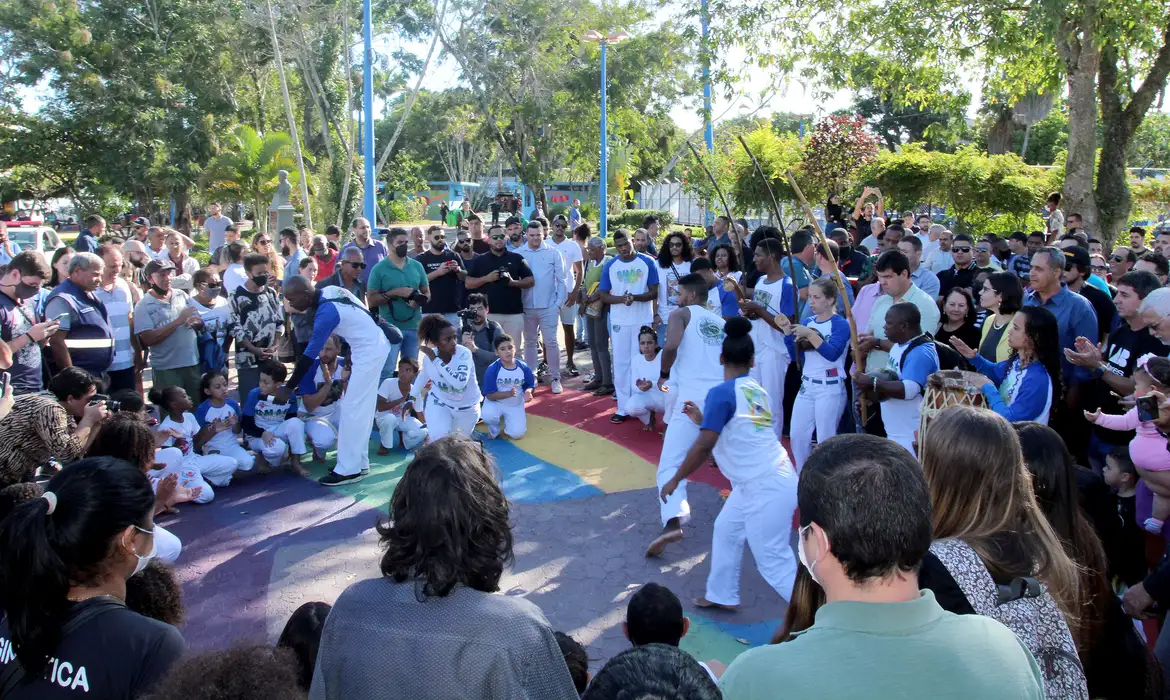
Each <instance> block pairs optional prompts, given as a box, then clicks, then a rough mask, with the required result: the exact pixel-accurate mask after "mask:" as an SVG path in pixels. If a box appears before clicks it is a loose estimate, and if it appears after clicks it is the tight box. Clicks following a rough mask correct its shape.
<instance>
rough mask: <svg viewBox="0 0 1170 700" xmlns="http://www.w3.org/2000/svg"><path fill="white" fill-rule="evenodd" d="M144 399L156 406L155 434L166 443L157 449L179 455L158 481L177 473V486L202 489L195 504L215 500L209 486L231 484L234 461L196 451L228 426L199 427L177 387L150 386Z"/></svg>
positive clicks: (185, 399) (188, 399)
mask: <svg viewBox="0 0 1170 700" xmlns="http://www.w3.org/2000/svg"><path fill="white" fill-rule="evenodd" d="M147 398H149V399H150V402H151V403H152V404H154V405H155V406H158V408H159V414H160V415H161V416H162V421H160V422H159V424H158V430H157V432H158V433H160V434H161V435H165V436H166V440H165V441H163V443H162V444H161V445H159V446H160V447H174V448H177V449H178V450H179V451H180V452H181V453H182V454H183V461H182V462H181V463H179V464H172V463H168V464H167V466H166V467H165V468H163V469H161V470H157V472H158V475H159V478H162V477H165V476H167V475H168V474H171V473H177V474H179V484H180V485H181V486H184V487H186V488H196V487H200V486H202V488H203V491H202V493H201V494H200V495H199V497H198V498H196V499H195V502H196V503H210V502H211V499H213V498H215V493H214V491H212V489H211V486H216V487H220V486H227V485H228V484H229V483H231V480H232V474H234V473H235V472H236V460H235V459H233V458H231V457H226V456H224V455H204V454H200V451H201V450H202V449H203V445H204V444H206V443H207V441H208V440H210V439H211V438H212V436H213V435H215V432H216V431H217V430H230V429H231V427H230V426H227V425H224V424H222V423H220V424H219V425H218V427H216V426H213V425H211V424H208V425H207V427H200V426H199V421H198V420H196V419H195V414H194V413H191V409H192V408H193V406H192V405H191V397H189V396H187V391H186V390H185V389H183V387H181V386H164V387H154V388H152V389H151V390H150V394H149V395H148V397H147Z"/></svg>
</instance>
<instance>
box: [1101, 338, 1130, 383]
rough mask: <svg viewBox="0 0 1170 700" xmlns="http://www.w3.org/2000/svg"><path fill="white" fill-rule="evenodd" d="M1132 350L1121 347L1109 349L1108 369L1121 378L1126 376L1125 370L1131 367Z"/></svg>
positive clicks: (1115, 346)
mask: <svg viewBox="0 0 1170 700" xmlns="http://www.w3.org/2000/svg"><path fill="white" fill-rule="evenodd" d="M1129 357H1130V349H1129V348H1127V347H1123V346H1121V345H1114V346H1112V347H1110V348H1109V361H1108V363H1107V364H1108V365H1109V366H1108V367H1106V369H1108V370H1109V371H1110V372H1112V373H1113V374H1116V375H1117V376H1119V377H1124V376H1125V368H1126V367H1128V366H1129Z"/></svg>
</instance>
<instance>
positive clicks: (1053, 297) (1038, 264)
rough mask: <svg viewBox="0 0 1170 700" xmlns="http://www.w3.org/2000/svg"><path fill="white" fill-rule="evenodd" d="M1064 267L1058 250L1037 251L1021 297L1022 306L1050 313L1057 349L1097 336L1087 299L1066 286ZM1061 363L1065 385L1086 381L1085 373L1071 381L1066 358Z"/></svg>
mask: <svg viewBox="0 0 1170 700" xmlns="http://www.w3.org/2000/svg"><path fill="white" fill-rule="evenodd" d="M1065 267H1066V265H1065V255H1064V251H1062V250H1061V249H1059V248H1056V247H1048V248H1041V249H1040V250H1039V251H1037V252H1036V254H1035V255H1033V256H1032V268H1031V270H1030V271H1029V273H1028V281H1029V284H1030V286H1031V291H1029V292H1028V293H1027V294H1025V295H1024V306H1043V307H1044V308H1046V309H1048V310H1049V311H1051V312H1052V314H1053V315H1054V316H1056V324H1057V327H1058V328H1059V329H1060V347H1062V348H1065V349H1075V341H1076V339H1077V338H1078V337H1085V338H1096V337H1098V332H1097V314H1096V312H1094V311H1093V305H1092V304H1090V303H1089V300H1088V299H1086V298H1084V297H1083V296H1081V295H1080V294H1077V293H1075V292H1073V291H1070V290H1069V289H1068V287H1067V286H1065V284H1064V273H1065ZM1061 364H1062V367H1061V371H1062V372H1063V374H1064V377H1063V379H1064V383H1065V386H1070V385H1071V384H1077V383H1081V382H1084V381H1086V380H1087V379H1088V377H1086V376H1085V374H1086V373H1084V372H1079V373H1077V375H1076V378H1074V375H1073V374H1072V373H1071V372H1072V369H1073V368H1072V366H1071V365H1070V364H1069V363H1068V360H1067V359H1065V360H1064V361H1063V362H1062V363H1061Z"/></svg>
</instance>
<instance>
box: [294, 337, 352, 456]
mask: <svg viewBox="0 0 1170 700" xmlns="http://www.w3.org/2000/svg"><path fill="white" fill-rule="evenodd" d="M340 352H341V339H340V338H338V337H337V336H335V335H331V336H329V340H326V341H325V345H323V346H322V347H321V354H320V355H318V356H317V359H315V360H313V365H312V366H311V367H310V368H309V371H308V372H307V373H306V374H305V376H304V378H303V379H301V383H300V384H298V385H297V393H298V394H299V395H300V397H301V407H302V408H303V409H304V413H303V414H302V415H301V417H302V418H304V421H305V435H307V436H308V437H309V442H311V443H312V444H313V461H314V462H320V461H323V460H324V459H325V453H326V452H327V451H329V450H331V449H333V446H334V445H336V444H337V428H338V424H339V422H340V420H341V412H340V411H338V410H337V402H338V401H340V400H341V395H342V394H344V393H345V386H346V384H347V383H348V382H349V373H350V369H351V368H350V367H348V366H346V361H345V358H344V357H338V353H340Z"/></svg>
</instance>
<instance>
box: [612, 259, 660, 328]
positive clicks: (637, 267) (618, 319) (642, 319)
mask: <svg viewBox="0 0 1170 700" xmlns="http://www.w3.org/2000/svg"><path fill="white" fill-rule="evenodd" d="M657 284H658V261H657V260H655V259H654V258H652V257H650V256H649V255H646V254H645V253H637V254H635V255H634V259H633V260H622V259H621V257H620V256H617V255H615V256H614V257H613V258H611V259H610V261H609V262H607V263H606V264H605V267H604V268H602V270H601V284H600V285H599V286H598V289H600V290H601V291H603V292H609V293H610V294H612V295H614V296H617V297H620V296H625V295H626V293H630V294H645V293H646V292H647V291H648V290H649V289H650V287H651V286H655V285H657ZM609 320H610V323H612V324H613V325H614V326H619V327H620V326H633V327H634V328H635V329H636V328H638V327H641V326H645V325H647V324H649V323H650V322H651V321H653V320H654V307H653V302H649V301H635V302H634V303H633V304H630V305H629V306H626V305H625V304H611V305H610V307H609Z"/></svg>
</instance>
